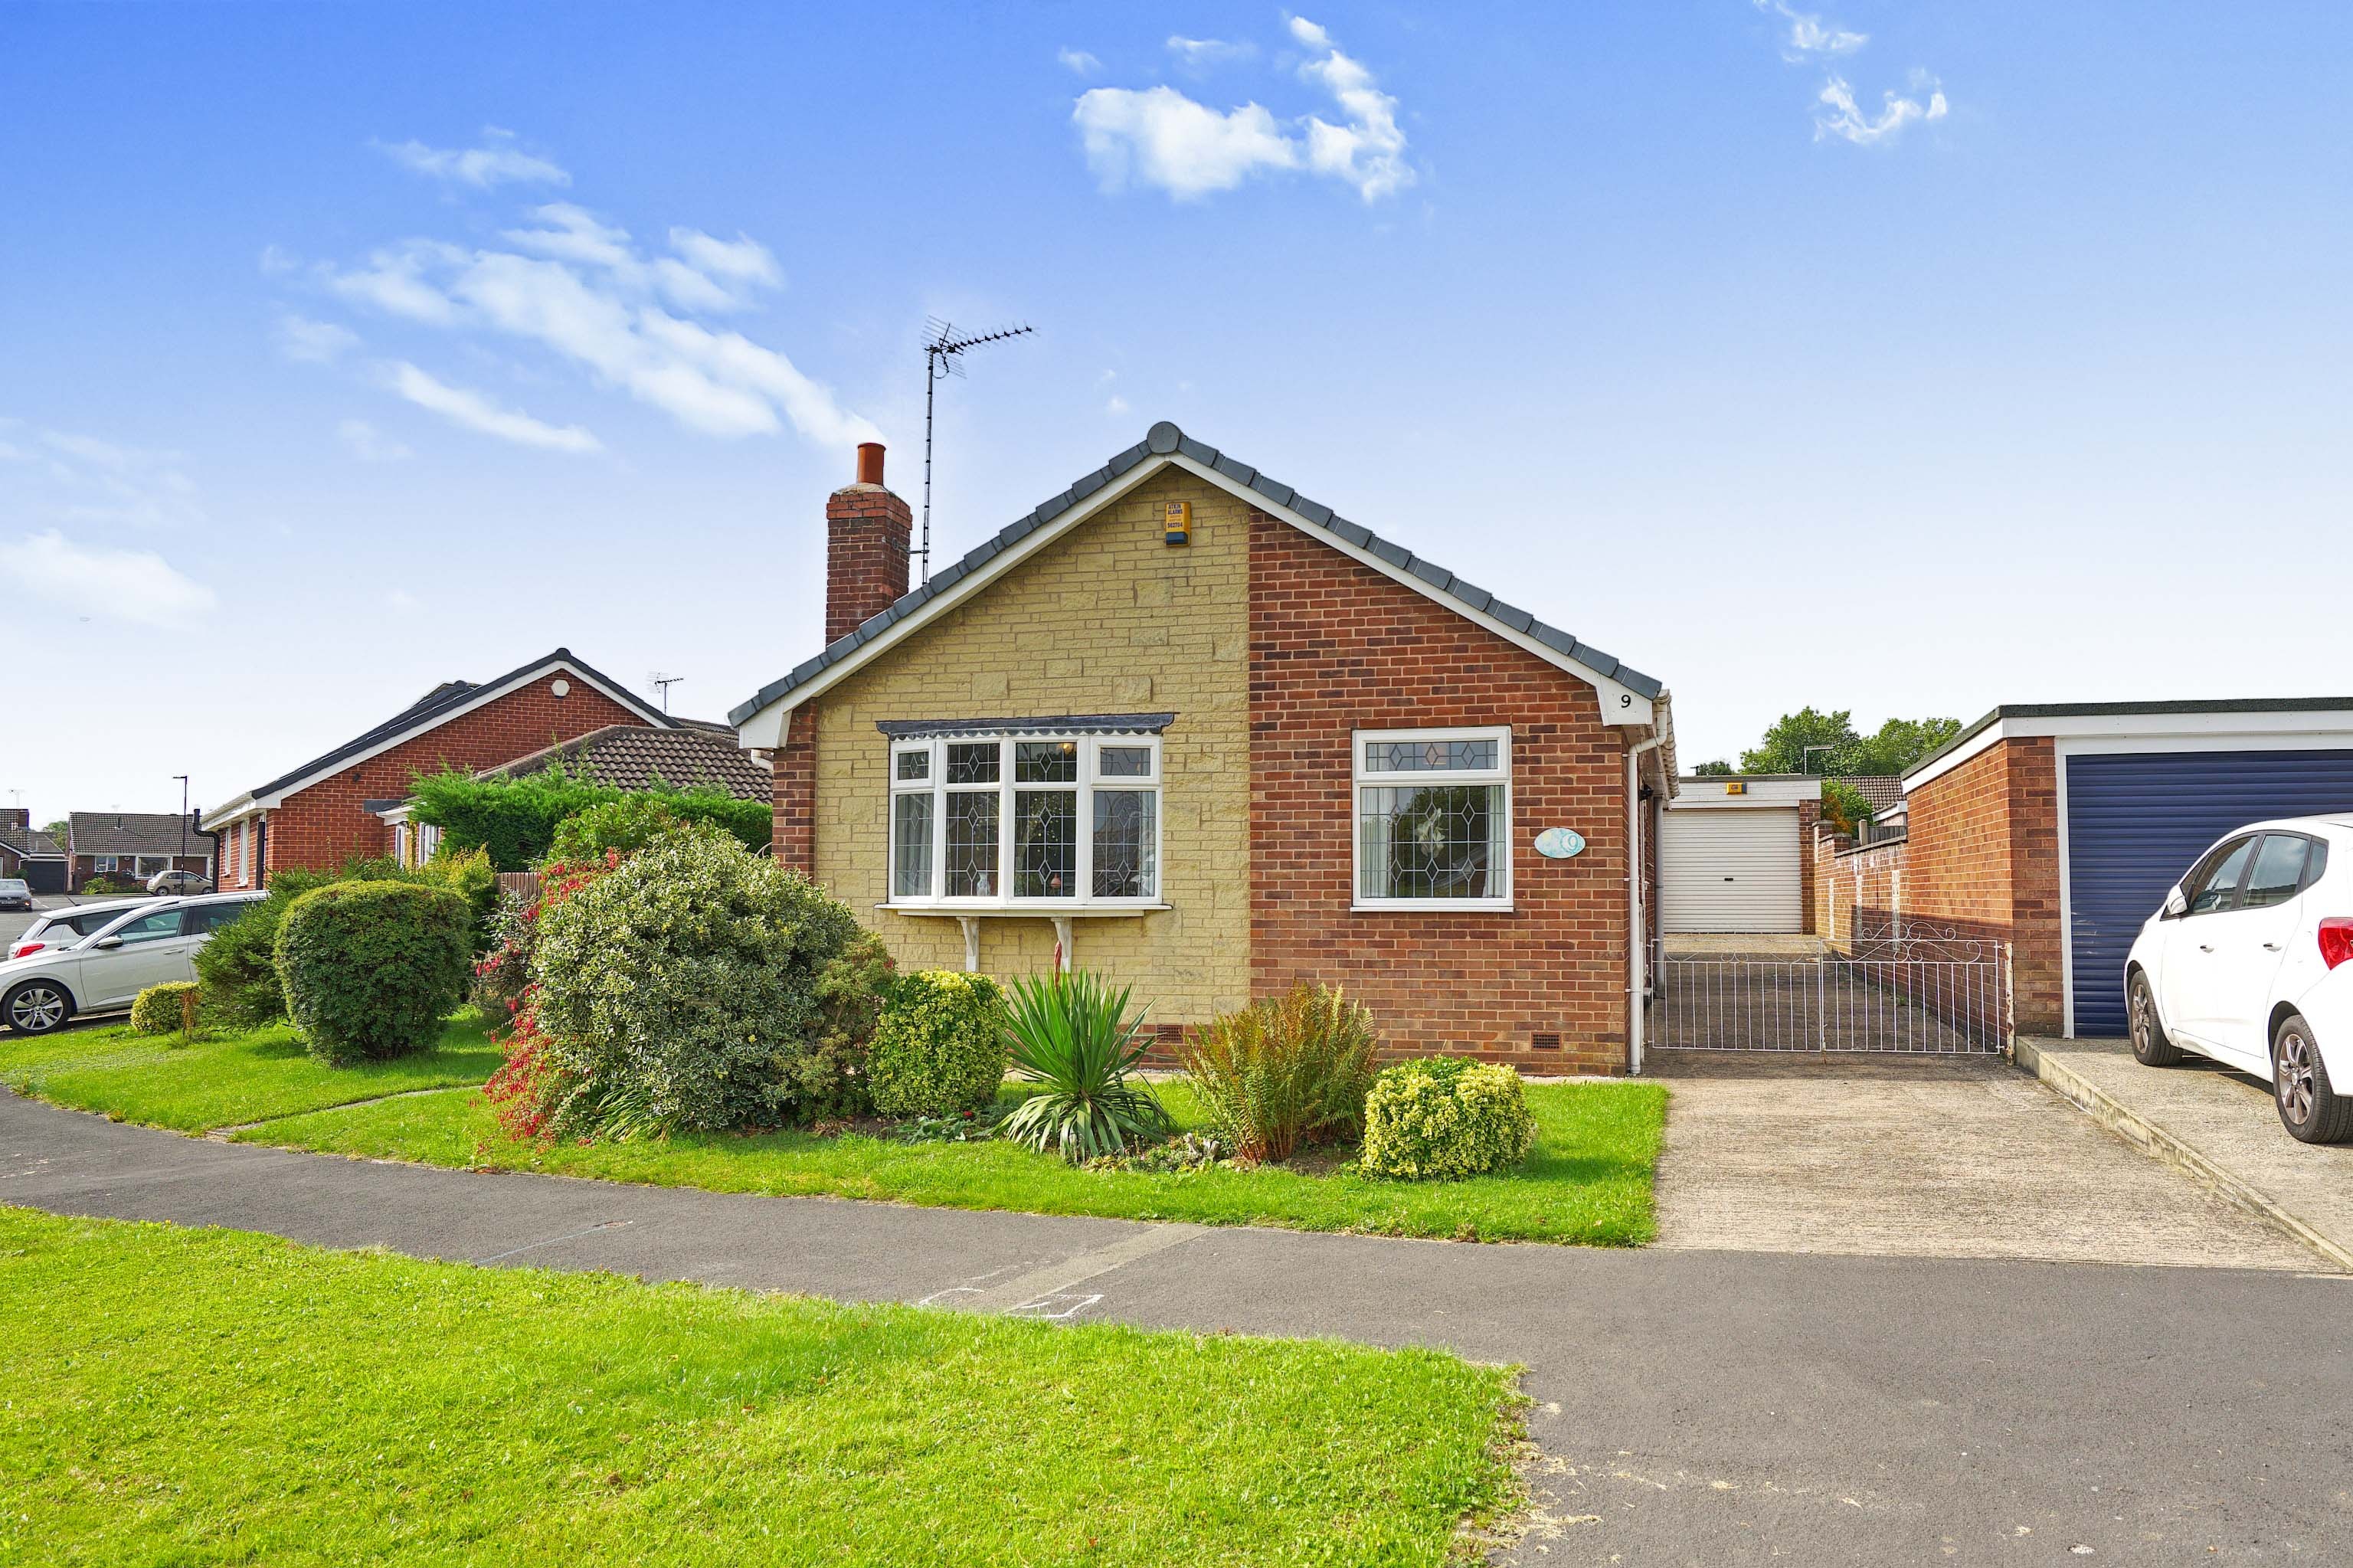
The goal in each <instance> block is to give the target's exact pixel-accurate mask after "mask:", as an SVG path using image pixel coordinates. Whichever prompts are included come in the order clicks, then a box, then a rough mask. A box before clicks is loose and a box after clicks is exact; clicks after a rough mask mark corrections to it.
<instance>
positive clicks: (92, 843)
mask: <svg viewBox="0 0 2353 1568" xmlns="http://www.w3.org/2000/svg"><path fill="white" fill-rule="evenodd" d="M66 853H67V854H68V855H69V857H70V863H69V868H68V870H67V873H66V880H67V884H68V891H69V892H73V893H79V892H80V891H81V890H82V889H83V888H85V887H87V886H89V885H90V883H91V882H92V881H94V880H96V879H98V878H100V877H104V878H106V879H107V880H108V881H110V882H114V883H124V884H129V883H136V884H138V885H141V886H142V887H143V886H144V885H146V882H147V879H148V878H149V877H151V876H153V875H154V874H156V873H158V872H162V871H193V872H195V874H197V875H198V876H203V877H210V876H211V875H212V874H213V860H212V846H211V845H210V844H208V843H206V842H205V835H204V833H203V832H202V831H201V830H199V829H198V827H197V826H196V824H195V823H194V822H192V821H189V820H188V819H187V818H185V817H183V816H181V815H179V814H178V813H177V812H174V811H71V812H69V813H67V815H66Z"/></svg>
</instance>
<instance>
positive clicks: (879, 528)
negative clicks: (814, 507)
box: [825, 441, 915, 646]
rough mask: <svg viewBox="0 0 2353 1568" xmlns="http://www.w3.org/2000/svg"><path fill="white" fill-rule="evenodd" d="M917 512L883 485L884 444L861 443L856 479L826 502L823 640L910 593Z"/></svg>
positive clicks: (846, 630) (854, 626) (846, 632)
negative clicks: (909, 571) (909, 554)
mask: <svg viewBox="0 0 2353 1568" xmlns="http://www.w3.org/2000/svg"><path fill="white" fill-rule="evenodd" d="M914 521H915V514H914V513H913V510H912V509H911V508H909V506H908V505H907V503H905V502H903V501H902V500H900V499H899V498H898V497H897V496H895V495H893V494H892V493H890V492H889V491H888V490H886V489H884V488H883V485H882V443H881V441H860V443H859V445H858V478H857V481H856V482H854V483H850V484H845V485H843V486H842V487H841V488H840V489H839V490H837V491H835V492H834V493H832V495H830V496H828V498H827V500H826V503H825V640H826V642H827V644H828V646H829V645H831V644H832V643H834V642H837V641H840V640H841V639H842V638H844V637H847V636H849V634H850V633H851V632H853V631H855V630H858V628H859V626H860V623H861V622H863V621H865V620H868V619H869V618H871V617H872V616H875V615H879V614H881V612H882V611H883V610H886V609H890V608H891V604H892V600H894V599H898V598H899V597H900V596H901V595H902V594H904V593H905V592H906V591H907V552H908V542H909V539H910V537H911V536H912V535H913V528H914Z"/></svg>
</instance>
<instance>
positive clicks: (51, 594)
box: [0, 528, 216, 626]
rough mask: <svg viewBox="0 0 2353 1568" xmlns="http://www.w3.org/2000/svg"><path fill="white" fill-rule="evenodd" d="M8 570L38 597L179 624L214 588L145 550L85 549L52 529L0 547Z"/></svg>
mask: <svg viewBox="0 0 2353 1568" xmlns="http://www.w3.org/2000/svg"><path fill="white" fill-rule="evenodd" d="M0 571H5V572H6V573H7V574H8V576H9V577H13V578H15V579H16V582H17V583H18V584H20V585H21V586H22V587H23V588H25V590H26V592H27V593H28V594H30V595H32V596H33V597H35V598H36V599H42V600H47V601H54V602H56V603H58V604H60V605H63V606H65V607H66V608H68V609H74V610H79V611H81V612H83V613H85V614H88V615H92V616H102V617H105V618H107V619H109V620H128V621H134V622H137V623H139V624H141V625H145V626H177V625H179V624H181V623H183V622H185V621H186V620H189V619H190V618H191V617H194V616H199V615H203V614H205V613H206V612H207V611H209V610H210V609H212V608H213V607H214V605H215V603H216V599H214V597H213V590H212V589H210V588H206V586H205V585H204V584H202V583H199V582H195V581H192V580H190V579H189V578H187V577H183V576H182V575H181V574H180V573H179V572H178V571H176V570H174V568H173V567H172V566H171V565H170V563H168V562H166V561H165V560H164V557H163V556H158V555H155V554H153V552H151V551H145V550H109V549H102V548H84V547H83V546H79V545H77V544H74V543H73V542H72V541H71V540H69V539H68V538H67V537H66V536H65V535H62V534H60V533H58V531H57V530H56V529H54V528H52V529H49V530H47V532H45V533H40V534H28V535H26V536H25V537H23V538H22V539H19V540H18V541H17V542H16V546H15V547H14V548H12V549H9V550H6V551H0Z"/></svg>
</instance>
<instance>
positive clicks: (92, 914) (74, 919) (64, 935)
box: [8, 898, 147, 959]
mask: <svg viewBox="0 0 2353 1568" xmlns="http://www.w3.org/2000/svg"><path fill="white" fill-rule="evenodd" d="M146 906H147V900H145V899H144V898H110V899H108V900H107V901H106V902H104V903H102V904H78V905H75V906H73V907H72V908H70V909H55V910H51V911H50V912H49V913H48V914H47V915H44V916H40V917H39V918H38V919H37V920H35V921H34V922H33V923H32V924H31V925H30V926H27V927H25V934H24V935H23V936H21V937H19V938H16V940H15V941H13V942H11V943H9V944H8V957H9V958H11V959H22V958H27V957H29V956H31V955H32V954H34V953H37V952H39V951H40V950H41V949H42V948H70V947H72V946H73V945H74V944H75V943H76V942H79V941H80V940H81V939H82V938H84V937H91V936H96V935H97V934H98V932H99V931H100V929H101V928H102V927H107V926H111V925H112V924H113V923H114V922H115V921H117V920H119V919H121V917H122V912H123V911H124V910H126V909H143V908H145V907H146Z"/></svg>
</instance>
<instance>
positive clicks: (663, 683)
mask: <svg viewBox="0 0 2353 1568" xmlns="http://www.w3.org/2000/svg"><path fill="white" fill-rule="evenodd" d="M685 679H686V677H685V676H683V675H665V674H663V673H661V672H660V671H659V670H656V671H655V672H654V673H652V674H650V675H648V676H647V677H646V684H647V685H649V686H651V687H653V688H654V689H655V690H656V691H658V692H659V693H660V694H661V705H662V712H664V713H668V712H670V688H671V687H672V686H675V685H677V684H678V683H680V682H681V681H683V680H685Z"/></svg>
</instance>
